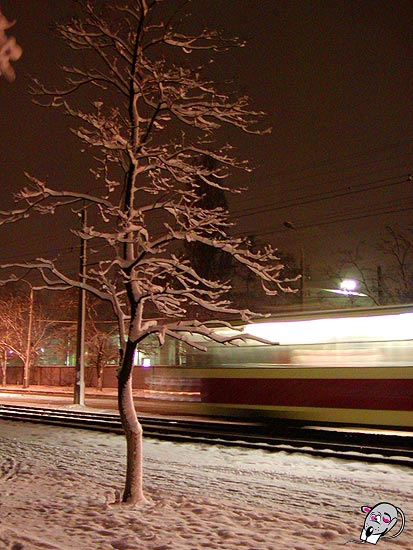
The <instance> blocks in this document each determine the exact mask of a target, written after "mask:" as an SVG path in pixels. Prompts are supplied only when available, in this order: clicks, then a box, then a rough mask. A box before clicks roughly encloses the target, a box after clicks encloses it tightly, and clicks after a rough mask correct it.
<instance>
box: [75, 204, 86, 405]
mask: <svg viewBox="0 0 413 550" xmlns="http://www.w3.org/2000/svg"><path fill="white" fill-rule="evenodd" d="M86 221H87V217H86V208H85V207H83V208H82V211H81V214H80V223H81V228H82V231H83V230H84V229H85V227H86ZM86 257H87V248H86V239H85V238H83V237H81V240H80V264H79V280H80V282H81V283H84V282H85V281H86ZM85 322H86V290H85V289H84V288H79V302H78V316H77V341H76V376H75V388H74V401H73V402H74V404H75V405H82V406H83V405H84V404H85Z"/></svg>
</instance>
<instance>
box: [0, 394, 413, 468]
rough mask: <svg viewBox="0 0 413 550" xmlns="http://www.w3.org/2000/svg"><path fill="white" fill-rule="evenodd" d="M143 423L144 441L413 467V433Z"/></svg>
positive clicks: (13, 410) (84, 425) (24, 409)
mask: <svg viewBox="0 0 413 550" xmlns="http://www.w3.org/2000/svg"><path fill="white" fill-rule="evenodd" d="M0 419H6V420H13V421H25V422H36V423H44V424H52V425H55V426H63V427H70V428H77V429H88V430H91V429H92V430H99V431H104V432H111V433H117V434H120V433H123V429H122V426H121V422H120V418H119V415H118V414H113V413H100V412H85V411H80V410H68V409H57V408H43V407H28V406H14V405H4V404H3V405H0ZM140 421H141V423H142V426H143V430H144V433H145V434H146V436H147V437H152V438H157V439H164V440H172V441H180V442H183V441H184V442H192V443H194V442H196V443H213V444H220V445H231V446H239V447H248V448H254V449H257V448H258V449H264V450H267V451H271V452H277V451H284V452H288V453H292V452H302V453H306V454H311V455H315V456H323V457H335V458H343V459H351V460H360V461H369V462H388V463H392V464H400V465H408V466H412V465H413V433H412V432H409V431H389V430H382V429H376V430H375V429H360V428H355V427H332V426H321V425H298V424H292V425H286V424H285V423H283V424H278V423H274V422H273V423H267V422H247V421H246V422H242V421H234V420H228V419H219V420H218V419H208V420H204V419H202V420H201V419H192V418H164V417H150V416H143V417H141V418H140Z"/></svg>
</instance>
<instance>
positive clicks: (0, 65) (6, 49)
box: [0, 10, 23, 82]
mask: <svg viewBox="0 0 413 550" xmlns="http://www.w3.org/2000/svg"><path fill="white" fill-rule="evenodd" d="M15 23H16V21H8V20H7V19H6V17H5V16H4V15H3V14H2V13H1V10H0V76H3V77H4V78H5V79H6V80H7V81H8V82H13V81H14V80H15V79H16V72H15V70H14V68H13V67H12V65H11V64H10V61H17V60H18V59H20V57H21V56H22V54H23V49H22V48H21V46H19V44H17V42H16V39H15V38H14V36H7V34H6V32H5V31H6V30H8V29H10V28H11V27H13V25H15Z"/></svg>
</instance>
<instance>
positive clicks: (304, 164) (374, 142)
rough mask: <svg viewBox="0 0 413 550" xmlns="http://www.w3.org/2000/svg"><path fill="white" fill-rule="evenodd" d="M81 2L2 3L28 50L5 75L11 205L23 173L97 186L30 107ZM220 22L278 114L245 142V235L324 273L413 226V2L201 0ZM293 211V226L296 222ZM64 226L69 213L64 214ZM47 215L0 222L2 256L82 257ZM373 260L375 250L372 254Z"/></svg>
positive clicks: (1, 86) (2, 90) (240, 68)
mask: <svg viewBox="0 0 413 550" xmlns="http://www.w3.org/2000/svg"><path fill="white" fill-rule="evenodd" d="M73 5H74V3H73V2H72V0H58V1H56V0H0V6H1V9H2V11H3V13H4V14H5V15H6V16H7V17H8V19H13V18H17V19H18V22H17V24H16V26H15V27H14V28H13V29H11V31H10V34H13V35H14V36H15V37H16V38H17V40H18V42H19V44H21V46H22V47H23V49H24V54H23V57H22V58H21V59H20V60H19V61H18V62H17V63H15V69H16V72H17V79H16V81H15V82H14V83H13V84H9V83H8V82H6V81H5V80H3V79H2V80H0V120H1V123H0V135H1V143H2V146H1V149H0V185H1V189H2V193H1V203H0V209H4V208H6V207H7V206H9V205H10V194H11V192H13V191H15V190H17V189H18V188H19V187H21V186H22V185H24V184H25V179H24V175H23V173H24V171H27V172H30V173H31V174H33V175H35V176H38V177H39V178H43V177H44V178H46V177H47V178H48V179H49V181H50V182H52V181H56V185H58V186H62V185H73V186H82V185H88V184H90V179H89V175H88V173H87V163H86V159H85V158H84V157H83V156H82V155H81V153H79V143H78V142H77V141H76V140H75V139H74V138H72V137H71V136H70V134H69V132H68V131H67V125H68V120H67V119H66V118H65V117H63V116H61V115H59V113H58V111H57V110H45V109H42V108H40V107H37V106H36V105H33V104H32V103H31V99H30V96H29V94H28V87H29V84H30V77H31V76H39V77H40V78H41V79H43V78H47V79H50V76H52V75H54V74H56V73H55V71H56V64H59V63H64V62H65V54H64V49H63V48H62V47H61V44H60V43H59V42H58V41H57V39H56V37H55V36H54V35H53V33H52V32H51V30H52V26H53V23H54V22H56V21H64V20H65V19H67V17H68V16H70V14H71V12H72V9H73ZM192 9H193V12H194V14H196V17H197V18H198V19H200V20H201V21H205V22H207V23H208V24H209V25H210V26H212V27H214V26H215V27H218V28H224V29H225V30H226V31H227V33H228V34H231V35H240V36H241V37H243V38H246V39H247V40H248V44H247V46H246V47H245V48H242V49H239V50H237V51H234V50H232V51H230V52H229V53H227V54H225V56H223V57H222V58H220V59H219V60H217V63H216V68H215V70H216V73H215V74H216V77H217V79H222V78H234V79H235V80H236V81H237V83H238V84H237V87H238V89H239V90H240V92H242V93H247V94H248V95H249V96H251V97H252V98H253V100H254V107H256V108H257V109H262V110H264V111H266V112H267V113H268V116H267V123H268V126H271V127H272V128H273V130H272V133H271V135H269V136H265V137H259V138H258V137H251V136H248V137H246V138H242V139H241V138H240V139H239V141H237V145H238V146H239V147H240V152H241V156H245V157H247V158H249V159H250V160H251V162H252V164H253V165H254V166H256V170H255V171H254V172H253V173H252V174H238V175H237V176H236V178H235V179H234V182H235V183H238V184H240V183H241V184H248V185H249V191H248V193H246V194H245V195H243V196H241V197H240V198H238V199H237V200H235V201H232V204H231V206H232V211H233V214H234V215H235V217H238V218H239V220H240V221H239V226H238V233H240V234H255V235H256V236H257V237H258V238H259V239H261V240H263V241H271V242H272V243H273V244H275V245H276V246H278V247H279V248H280V249H282V250H285V251H287V252H293V253H295V254H298V253H299V250H300V248H301V247H302V248H303V249H304V251H305V258H306V263H308V264H309V265H310V267H311V270H312V274H313V278H314V279H317V277H321V271H322V269H323V267H324V266H325V265H326V264H327V263H330V264H333V263H334V253H335V252H336V251H337V250H338V249H340V248H341V249H342V248H347V249H352V248H354V247H355V246H356V245H357V243H358V242H359V241H361V240H371V239H374V240H377V239H379V238H380V236H381V235H382V234H383V228H384V227H385V226H386V225H395V224H396V223H400V224H401V225H402V226H404V227H407V226H408V225H409V224H410V223H411V212H412V198H413V192H412V182H411V181H409V179H408V175H409V174H411V172H412V171H413V169H412V157H413V150H412V144H413V126H412V118H413V117H412V114H413V112H412V111H413V103H412V92H413V70H412V68H413V67H412V64H413V32H412V28H413V25H412V23H413V2H411V1H410V0H406V1H390V0H386V1H381V0H358V1H353V0H339V1H337V0H323V1H317V0H311V1H307V0H260V1H257V0H225V1H223V0H194V1H193V8H192ZM285 221H290V222H292V223H293V224H294V226H295V228H296V229H294V230H291V229H286V228H285V226H284V222H285ZM56 223H57V222H56ZM43 225H44V224H39V223H33V222H24V223H23V224H21V225H19V226H15V227H10V226H9V227H8V228H7V229H6V230H5V229H2V230H1V232H0V246H1V247H2V248H1V249H0V260H1V261H3V260H5V259H6V258H9V259H12V258H14V259H16V260H22V259H29V258H30V257H31V256H32V255H33V254H34V253H39V252H40V253H42V254H43V255H46V254H55V253H61V254H67V255H68V258H69V256H70V254H71V246H72V245H73V244H74V245H76V242H75V241H74V242H73V243H70V242H68V241H67V240H65V241H63V242H62V240H61V239H60V238H59V235H58V233H56V232H53V233H51V232H49V233H48V235H44V232H43V231H42V228H43ZM372 261H373V262H374V261H375V260H372Z"/></svg>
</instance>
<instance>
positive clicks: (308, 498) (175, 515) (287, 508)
mask: <svg viewBox="0 0 413 550" xmlns="http://www.w3.org/2000/svg"><path fill="white" fill-rule="evenodd" d="M0 457H1V459H0V488H1V492H0V517H1V523H0V549H1V550H113V549H116V550H138V549H139V550H199V549H202V548H206V549H209V550H214V549H220V550H240V549H241V548H242V549H243V550H264V549H265V550H278V549H280V550H286V549H289V550H325V549H326V548H328V549H333V550H334V549H338V548H343V545H344V544H345V543H347V542H348V541H349V540H358V539H359V536H360V531H361V528H362V526H363V522H364V514H363V512H361V510H360V507H361V506H362V505H365V504H368V505H374V504H376V503H378V502H380V501H388V502H391V503H393V504H395V505H396V506H399V507H400V508H401V509H402V510H403V511H404V513H405V515H406V528H405V530H404V532H403V533H402V534H401V535H400V537H398V538H396V539H394V540H392V541H384V540H383V539H381V540H380V541H379V542H378V548H380V547H383V548H384V547H387V548H390V547H393V548H406V549H411V548H413V522H412V518H413V470H412V469H410V468H407V467H397V466H388V465H383V464H363V463H361V462H357V461H344V460H335V459H326V458H323V459H322V458H312V457H308V456H305V455H299V454H294V455H289V454H286V453H278V454H271V453H267V452H264V451H251V450H245V449H236V448H224V447H215V446H207V445H192V444H174V443H168V442H158V441H154V440H146V442H145V486H146V495H147V497H148V500H149V502H148V503H147V504H145V505H144V506H141V507H139V508H136V509H133V508H130V507H123V506H122V507H120V506H116V505H108V504H107V500H111V499H113V498H114V492H115V489H121V488H122V483H123V470H124V440H123V437H122V436H117V435H111V434H102V433H96V432H87V431H82V430H75V429H62V428H57V427H52V426H40V425H36V424H24V423H17V422H16V423H12V422H9V421H3V420H1V421H0ZM397 529H398V524H397V525H396V528H395V530H397ZM351 547H353V548H359V546H358V545H357V543H356V542H350V543H348V544H347V546H346V547H345V548H351ZM369 547H370V548H372V546H369ZM373 547H374V546H373Z"/></svg>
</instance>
